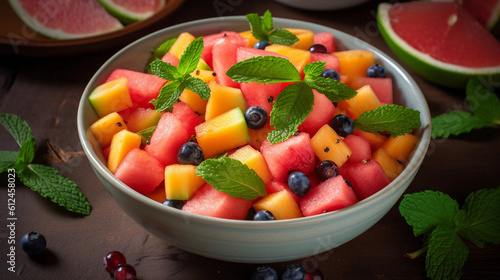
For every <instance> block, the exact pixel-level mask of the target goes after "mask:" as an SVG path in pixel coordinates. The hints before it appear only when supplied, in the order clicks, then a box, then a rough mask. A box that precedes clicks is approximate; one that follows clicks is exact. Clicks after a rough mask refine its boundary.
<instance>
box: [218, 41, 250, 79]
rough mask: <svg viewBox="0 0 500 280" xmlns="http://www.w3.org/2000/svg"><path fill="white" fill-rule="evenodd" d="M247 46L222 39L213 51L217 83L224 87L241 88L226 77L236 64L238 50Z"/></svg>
mask: <svg viewBox="0 0 500 280" xmlns="http://www.w3.org/2000/svg"><path fill="white" fill-rule="evenodd" d="M242 46H246V43H245V44H244V45H243V44H242V45H237V44H235V43H234V42H232V41H231V39H220V40H219V41H218V42H217V43H216V44H215V45H214V46H213V49H212V58H213V60H212V69H213V70H214V72H215V74H216V76H215V81H216V82H217V83H218V84H220V85H223V86H229V87H233V88H240V84H239V83H237V82H234V81H233V80H231V78H229V76H227V75H226V72H227V70H228V69H229V68H231V66H233V65H234V64H235V63H236V50H237V49H238V48H239V47H242Z"/></svg>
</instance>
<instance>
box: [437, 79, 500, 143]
mask: <svg viewBox="0 0 500 280" xmlns="http://www.w3.org/2000/svg"><path fill="white" fill-rule="evenodd" d="M466 96H467V97H466V98H467V102H468V105H469V107H470V109H471V112H468V111H457V110H455V111H451V112H449V113H446V114H441V115H438V116H436V117H434V118H432V132H431V137H432V138H433V139H435V138H448V137H450V135H454V136H457V135H460V134H463V133H468V132H470V131H472V130H473V129H481V128H485V127H498V126H500V100H499V98H498V96H497V95H496V94H495V93H493V92H491V91H490V90H488V89H487V88H486V87H485V86H484V85H483V84H481V82H479V80H478V79H471V80H469V81H468V83H467V87H466Z"/></svg>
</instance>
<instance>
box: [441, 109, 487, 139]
mask: <svg viewBox="0 0 500 280" xmlns="http://www.w3.org/2000/svg"><path fill="white" fill-rule="evenodd" d="M431 123H432V131H431V137H432V138H433V139H435V138H448V137H449V136H450V135H455V136H456V135H459V134H462V133H467V132H470V131H471V130H473V129H480V128H483V127H489V126H494V124H493V123H491V122H489V121H485V120H483V119H481V118H479V117H478V116H475V115H472V114H471V113H469V112H465V111H451V112H449V113H447V114H441V115H439V116H436V117H434V118H432V120H431Z"/></svg>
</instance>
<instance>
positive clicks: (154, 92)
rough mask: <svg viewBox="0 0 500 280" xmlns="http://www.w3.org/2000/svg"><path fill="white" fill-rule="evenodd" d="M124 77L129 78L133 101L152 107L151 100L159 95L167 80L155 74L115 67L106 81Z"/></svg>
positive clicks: (141, 105)
mask: <svg viewBox="0 0 500 280" xmlns="http://www.w3.org/2000/svg"><path fill="white" fill-rule="evenodd" d="M123 77H125V78H127V85H128V88H129V93H130V98H131V99H132V103H134V104H137V105H138V106H140V107H152V105H151V104H150V103H149V101H151V100H152V99H155V98H156V97H157V96H158V94H159V93H160V90H161V88H162V87H163V85H164V84H165V83H166V82H167V81H166V80H164V79H162V78H160V77H158V76H156V75H153V74H147V73H142V72H137V71H132V70H127V69H120V68H119V69H115V70H114V71H113V72H112V73H111V75H109V77H108V79H107V80H106V82H109V81H112V80H115V79H119V78H123Z"/></svg>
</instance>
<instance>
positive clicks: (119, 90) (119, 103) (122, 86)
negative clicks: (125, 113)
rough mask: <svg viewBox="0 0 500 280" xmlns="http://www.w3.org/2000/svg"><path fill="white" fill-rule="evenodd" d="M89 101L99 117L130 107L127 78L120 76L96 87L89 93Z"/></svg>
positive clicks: (130, 99)
mask: <svg viewBox="0 0 500 280" xmlns="http://www.w3.org/2000/svg"><path fill="white" fill-rule="evenodd" d="M89 101H90V104H92V107H93V108H94V110H95V112H96V113H97V116H99V117H100V118H101V117H104V116H106V115H107V114H110V113H112V112H118V111H120V110H123V109H126V108H129V107H132V98H131V97H130V92H129V88H128V85H127V78H125V77H122V78H119V79H116V80H112V81H109V82H106V83H104V84H102V85H100V86H98V87H96V88H95V89H94V90H93V91H92V92H91V93H90V95H89Z"/></svg>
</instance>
